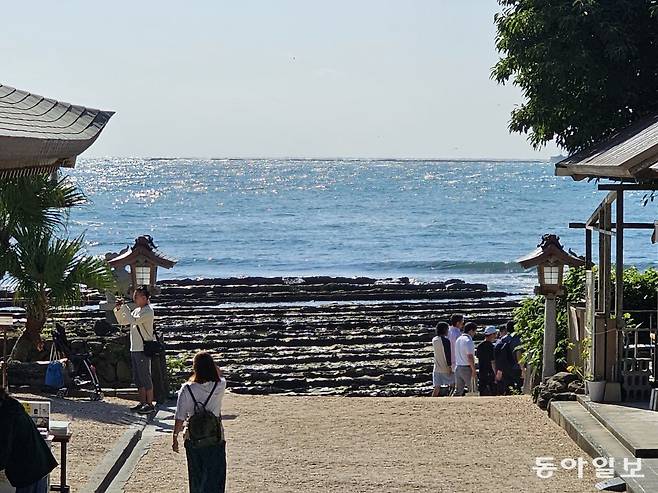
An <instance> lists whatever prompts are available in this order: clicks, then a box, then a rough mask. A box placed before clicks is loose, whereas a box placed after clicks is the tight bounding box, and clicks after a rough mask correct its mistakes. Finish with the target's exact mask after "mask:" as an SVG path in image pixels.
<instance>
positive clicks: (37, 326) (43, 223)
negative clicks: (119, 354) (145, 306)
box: [0, 175, 114, 346]
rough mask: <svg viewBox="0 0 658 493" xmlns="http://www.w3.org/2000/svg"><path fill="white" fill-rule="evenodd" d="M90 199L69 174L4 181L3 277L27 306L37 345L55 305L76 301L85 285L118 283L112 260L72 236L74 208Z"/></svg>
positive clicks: (0, 222) (0, 204)
mask: <svg viewBox="0 0 658 493" xmlns="http://www.w3.org/2000/svg"><path fill="white" fill-rule="evenodd" d="M84 203H86V198H85V196H84V194H83V193H82V192H80V191H79V190H78V188H77V187H76V186H75V184H74V183H72V182H71V181H69V180H68V179H67V178H57V179H52V178H51V177H48V176H45V175H38V176H33V177H23V178H15V179H10V180H4V181H2V182H0V279H2V278H5V279H4V280H5V282H8V283H9V285H10V286H11V287H12V288H13V289H14V291H15V294H16V298H17V303H19V304H21V305H23V306H24V307H25V310H26V315H27V323H26V335H27V337H28V338H29V339H30V340H31V341H32V342H33V343H35V345H37V346H39V345H40V343H41V340H40V339H41V338H40V332H41V330H42V328H43V326H44V323H45V321H46V319H47V316H48V313H49V311H50V309H51V308H54V307H59V306H70V305H73V304H75V303H76V302H77V301H78V300H79V299H80V293H81V291H80V289H81V285H83V284H84V285H87V286H88V287H91V288H97V289H106V288H109V287H111V286H112V285H113V283H114V281H113V278H112V275H111V273H110V269H109V266H108V265H107V263H106V262H105V261H104V260H101V259H98V258H94V257H89V256H87V255H86V253H85V250H84V238H83V236H80V237H78V238H75V239H73V240H70V239H68V238H67V237H66V225H67V221H68V214H69V211H70V209H71V208H72V207H76V206H79V205H82V204H84Z"/></svg>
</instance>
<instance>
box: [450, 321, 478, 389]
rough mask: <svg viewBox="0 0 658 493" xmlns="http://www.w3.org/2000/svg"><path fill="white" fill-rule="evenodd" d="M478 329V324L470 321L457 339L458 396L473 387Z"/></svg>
mask: <svg viewBox="0 0 658 493" xmlns="http://www.w3.org/2000/svg"><path fill="white" fill-rule="evenodd" d="M476 330H477V325H475V323H473V322H468V323H467V324H466V325H464V333H463V334H462V335H460V336H459V337H458V338H457V340H456V341H455V360H456V361H455V362H456V364H457V369H456V370H455V392H454V395H456V396H459V397H461V396H463V395H464V394H466V391H467V389H468V390H470V388H471V381H472V380H473V379H474V378H475V376H476V374H477V373H476V371H475V344H474V343H473V336H474V335H475V331H476Z"/></svg>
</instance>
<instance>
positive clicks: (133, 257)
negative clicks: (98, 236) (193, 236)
mask: <svg viewBox="0 0 658 493" xmlns="http://www.w3.org/2000/svg"><path fill="white" fill-rule="evenodd" d="M143 258H146V259H147V260H148V261H149V262H151V263H152V264H155V265H157V266H158V267H164V268H165V269H171V268H172V267H173V266H174V265H175V264H176V262H177V260H176V259H174V258H171V257H169V256H167V255H165V254H164V253H162V252H160V250H158V247H157V246H156V245H155V243H153V238H152V237H151V236H149V235H142V236H139V237H137V238H136V239H135V244H134V245H133V246H132V247H126V248H125V249H124V250H122V251H121V253H119V254H118V255H117V256H115V257H112V258H110V259H108V263H109V264H110V265H111V266H112V267H115V268H121V267H124V266H126V265H131V264H132V263H134V262H135V261H137V260H138V259H143Z"/></svg>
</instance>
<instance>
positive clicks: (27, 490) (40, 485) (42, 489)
mask: <svg viewBox="0 0 658 493" xmlns="http://www.w3.org/2000/svg"><path fill="white" fill-rule="evenodd" d="M16 493H48V476H45V477H43V478H41V479H40V480H39V481H37V482H36V483H32V484H31V485H30V486H23V487H22V488H16Z"/></svg>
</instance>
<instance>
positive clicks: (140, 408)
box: [114, 286, 155, 414]
mask: <svg viewBox="0 0 658 493" xmlns="http://www.w3.org/2000/svg"><path fill="white" fill-rule="evenodd" d="M133 301H134V302H135V305H137V308H135V309H134V310H133V311H132V312H131V311H130V309H129V308H128V307H127V306H126V305H124V304H123V301H122V300H117V302H116V306H115V307H114V314H115V316H116V319H117V321H118V322H119V324H120V325H130V362H131V366H132V373H133V381H134V382H135V385H136V386H137V390H138V392H139V404H137V405H136V406H134V407H132V408H130V410H131V411H136V412H138V413H140V414H150V413H152V412H154V411H155V407H154V406H153V380H152V379H151V358H149V357H148V356H146V354H144V342H145V341H154V340H155V335H154V332H153V321H154V318H155V314H154V313H153V308H151V295H150V293H149V290H148V288H147V287H146V286H140V287H138V288H137V289H135V292H134V293H133Z"/></svg>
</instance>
